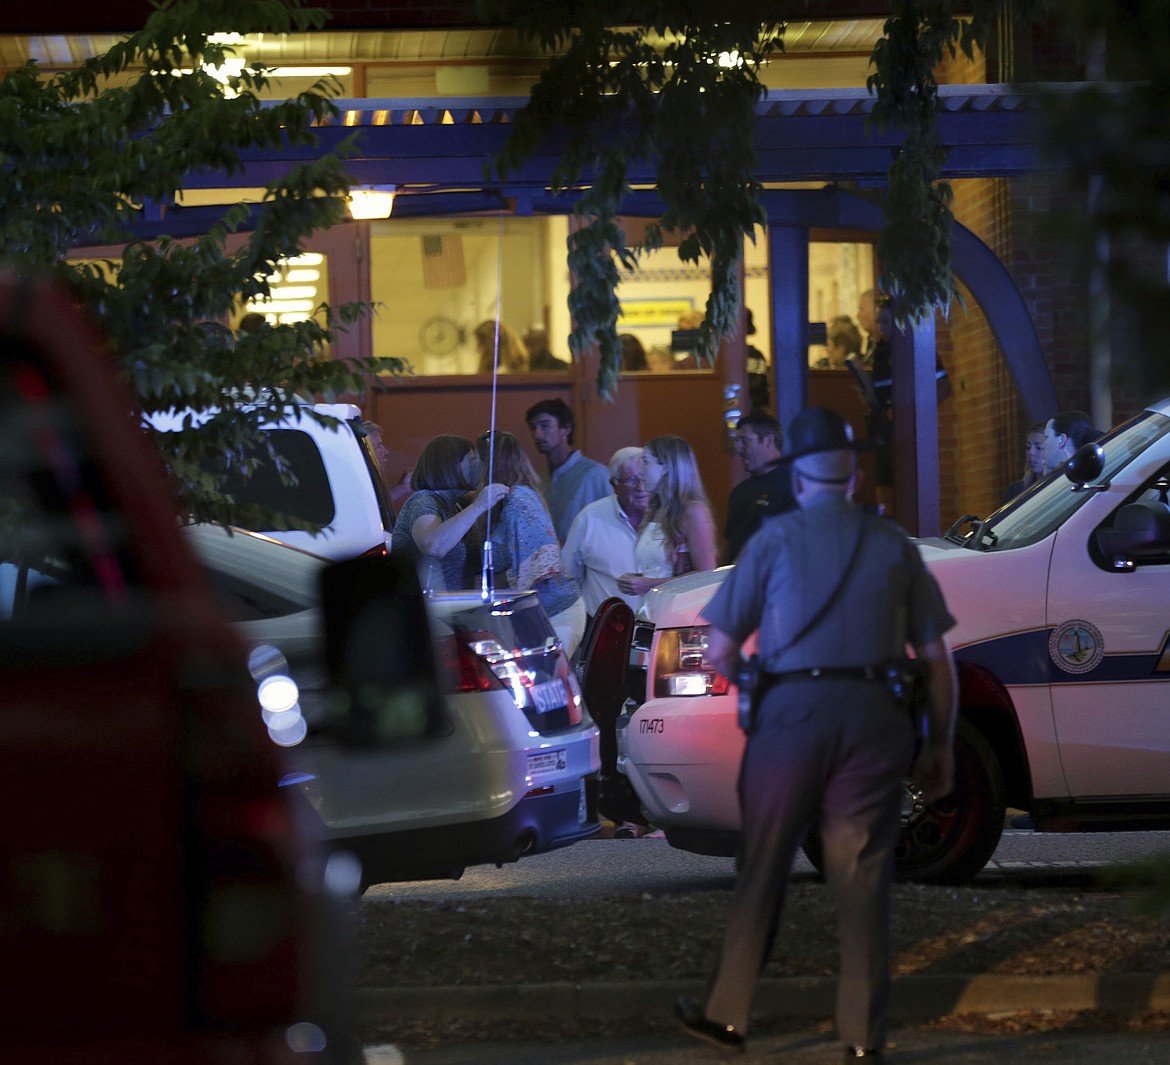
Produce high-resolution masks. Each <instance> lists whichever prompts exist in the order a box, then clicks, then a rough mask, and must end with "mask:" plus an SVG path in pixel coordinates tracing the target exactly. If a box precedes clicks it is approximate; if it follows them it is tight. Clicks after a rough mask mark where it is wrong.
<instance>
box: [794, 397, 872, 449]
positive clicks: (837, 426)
mask: <svg viewBox="0 0 1170 1065" xmlns="http://www.w3.org/2000/svg"><path fill="white" fill-rule="evenodd" d="M872 446H873V442H872V441H869V440H854V439H853V428H852V426H850V424H849V423H848V422H847V421H846V420H845V419H844V418H842V417H841V415H840V414H838V413H837V412H836V411H832V410H827V409H826V408H824V407H806V408H805V409H804V410H802V411H801V412H800V413H799V414H798V415H797V416H796V417H795V418H793V419H792V422H791V424H790V425H789V426H788V450H787V452H785V454H784V461H785V462H791V461H792V460H793V459H798V458H802V457H803V456H805V455H815V454H818V453H819V452H822V451H865V450H868V449H869V448H871V447H872Z"/></svg>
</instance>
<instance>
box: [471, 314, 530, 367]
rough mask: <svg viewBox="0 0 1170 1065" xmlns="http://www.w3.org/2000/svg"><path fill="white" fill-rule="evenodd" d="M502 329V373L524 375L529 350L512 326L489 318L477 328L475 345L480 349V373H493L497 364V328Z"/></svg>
mask: <svg viewBox="0 0 1170 1065" xmlns="http://www.w3.org/2000/svg"><path fill="white" fill-rule="evenodd" d="M497 324H498V325H499V328H500V373H524V372H526V371H527V369H528V349H527V348H526V347H525V346H524V341H523V340H521V339H520V336H519V334H517V332H516V330H515V329H513V328H512V327H511V326H508V325H505V324H504V323H503V322H499V323H497V322H496V320H495V319H494V318H488V319H486V320H485V321H482V322H480V323H479V325H477V326H476V327H475V345H476V347H477V348H479V371H478V372H479V373H491V372H492V366H493V365H494V364H495V353H496V326H497Z"/></svg>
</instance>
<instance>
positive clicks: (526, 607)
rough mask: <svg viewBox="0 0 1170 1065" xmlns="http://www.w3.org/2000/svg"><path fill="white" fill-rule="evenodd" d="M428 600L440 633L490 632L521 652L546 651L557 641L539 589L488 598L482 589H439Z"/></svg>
mask: <svg viewBox="0 0 1170 1065" xmlns="http://www.w3.org/2000/svg"><path fill="white" fill-rule="evenodd" d="M428 599H429V600H430V602H431V605H432V611H431V613H432V617H433V621H434V626H435V632H436V633H437V634H438V635H440V636H445V635H449V634H451V635H459V636H468V635H472V634H476V633H490V634H491V635H492V636H493V637H494V639H495V640H496V641H497V642H498V643H499V644H500V645H501V646H502V647H505V648H514V649H516V650H520V651H533V650H538V649H539V650H543V649H544V648H545V647H546V646H547V645H548V643H549V641H550V640H551V641H554V642H555V640H556V633H555V632H554V631H553V627H552V625H551V624H550V623H549V620H548V615H547V614H545V612H544V608H543V607H542V606H541V605H540V600H539V599H538V598H537V597H536V593H535V592H521V593H516V592H506V593H503V594H497V595H496V596H494V597H493V598H491V599H489V600H486V601H485V600H484V599H483V598H481V596H480V595H479V593H478V592H439V593H436V594H434V595H431V596H428Z"/></svg>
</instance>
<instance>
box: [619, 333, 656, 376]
mask: <svg viewBox="0 0 1170 1065" xmlns="http://www.w3.org/2000/svg"><path fill="white" fill-rule="evenodd" d="M618 340H619V341H620V343H621V345H622V373H638V372H639V371H642V370H649V369H650V363H649V362H647V360H646V348H645V346H644V345H643V344H642V341H640V340H639V339H638V338H637V337H636V336H634V334H633V333H622V334H621V335H620V336H619V337H618Z"/></svg>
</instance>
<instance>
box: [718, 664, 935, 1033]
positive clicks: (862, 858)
mask: <svg viewBox="0 0 1170 1065" xmlns="http://www.w3.org/2000/svg"><path fill="white" fill-rule="evenodd" d="M913 753H914V730H913V726H912V725H911V722H910V717H909V714H908V713H907V711H906V710H905V709H903V708H901V707H899V706H898V705H897V704H896V703H895V702H894V701H893V700H892V699H891V697H890V696H889V694H888V693H887V691H886V689H885V687H884V686H883V685H882V684H881V683H877V682H871V681H862V680H825V679H818V680H792V681H786V682H782V683H780V684H778V685H776V687H774V688H773V689H772V690H771V691H770V692H768V693H767V694H766V695H765V697H764V700H763V703H762V705H761V706H760V707H759V711H758V724H757V728H756V731H755V732H754V733H753V734H752V735H751V736H750V737H749V739H748V744H747V748H746V750H745V751H744V757H743V763H742V765H741V768H740V778H739V794H740V805H741V809H742V813H743V834H742V839H741V844H740V870H739V875H738V878H737V880H736V886H735V892H734V895H733V898H732V903H731V908H730V914H729V917H728V923H727V929H726V932H725V934H724V939H723V946H722V949H721V951H720V955H719V958H718V961H717V963H716V970H715V973H714V975H713V977H712V980H711V984H710V987H709V990H708V998H707V1005H706V1014H707V1017H708V1018H710V1019H711V1020H713V1021H717V1022H719V1023H720V1024H730V1025H732V1026H734V1027H735V1029H736V1030H737V1031H739V1032H745V1031H746V1030H747V1027H748V1013H749V1008H750V1006H751V999H752V994H753V991H754V989H755V984H756V979H757V977H758V975H759V973H760V970H761V969H762V967H763V966H764V964H765V963H766V962H767V960H768V957H769V955H770V953H771V948H772V941H773V938H774V937H775V934H776V929H777V925H778V923H779V919H780V914H781V910H782V908H783V905H784V895H785V890H786V888H787V886H788V880H789V876H790V873H791V868H792V863H793V859H794V858H795V856H796V851H797V849H798V848H799V847H800V845H801V843H803V842H804V839H805V836H806V835H807V834H808V832H809V830H810V828H811V827H812V826H813V824H814V823H815V822H819V826H820V831H821V836H822V840H823V848H824V862H825V878H826V881H827V883H828V885H829V888H830V889H831V890H832V892H833V895H834V897H835V900H836V903H837V909H838V932H839V938H840V950H841V962H840V982H839V984H838V993H837V1030H838V1033H839V1035H840V1037H841V1039H842V1040H843V1041H844V1042H845V1043H846V1044H853V1045H856V1046H862V1047H880V1046H882V1045H883V1044H884V1042H885V1035H886V1032H885V1024H886V1011H887V1006H888V1002H889V992H890V975H889V969H890V889H891V885H892V882H893V872H894V847H895V845H896V843H897V838H898V832H899V828H900V815H901V800H902V786H901V784H902V780H903V779H904V777H905V776H906V775H907V773H908V771H909V768H910V763H911V759H912V758H913Z"/></svg>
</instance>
